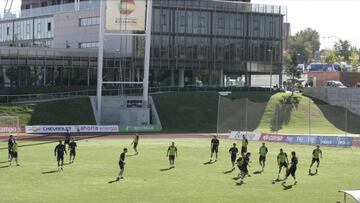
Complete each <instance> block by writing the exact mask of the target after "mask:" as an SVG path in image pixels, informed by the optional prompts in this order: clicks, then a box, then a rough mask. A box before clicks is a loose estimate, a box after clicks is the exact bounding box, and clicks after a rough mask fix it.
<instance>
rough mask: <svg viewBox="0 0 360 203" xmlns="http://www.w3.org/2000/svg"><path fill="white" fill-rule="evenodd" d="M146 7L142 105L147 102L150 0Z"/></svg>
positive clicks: (146, 104) (150, 19)
mask: <svg viewBox="0 0 360 203" xmlns="http://www.w3.org/2000/svg"><path fill="white" fill-rule="evenodd" d="M146 8H147V11H146V33H145V57H144V80H143V104H144V107H147V106H148V103H149V69H150V44H151V21H152V0H147V5H146Z"/></svg>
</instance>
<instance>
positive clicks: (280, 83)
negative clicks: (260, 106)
mask: <svg viewBox="0 0 360 203" xmlns="http://www.w3.org/2000/svg"><path fill="white" fill-rule="evenodd" d="M282 83H283V75H282V73H280V74H279V87H282Z"/></svg>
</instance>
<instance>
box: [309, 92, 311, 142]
mask: <svg viewBox="0 0 360 203" xmlns="http://www.w3.org/2000/svg"><path fill="white" fill-rule="evenodd" d="M310 104H311V103H310V98H309V145H310V144H311V143H310V136H311V110H310V109H311V108H310Z"/></svg>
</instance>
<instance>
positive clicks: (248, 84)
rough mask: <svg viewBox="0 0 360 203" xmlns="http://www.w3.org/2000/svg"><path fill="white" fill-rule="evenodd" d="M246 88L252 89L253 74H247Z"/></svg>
mask: <svg viewBox="0 0 360 203" xmlns="http://www.w3.org/2000/svg"><path fill="white" fill-rule="evenodd" d="M245 86H246V87H251V74H248V73H246V74H245Z"/></svg>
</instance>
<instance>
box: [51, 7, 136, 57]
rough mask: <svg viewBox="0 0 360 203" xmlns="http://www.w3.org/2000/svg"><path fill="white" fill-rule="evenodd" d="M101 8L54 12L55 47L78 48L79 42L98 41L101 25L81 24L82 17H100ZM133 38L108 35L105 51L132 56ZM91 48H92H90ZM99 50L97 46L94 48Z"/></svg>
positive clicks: (105, 41)
mask: <svg viewBox="0 0 360 203" xmlns="http://www.w3.org/2000/svg"><path fill="white" fill-rule="evenodd" d="M98 16H100V11H99V10H83V11H77V12H72V13H60V14H54V39H53V47H54V48H66V45H69V48H70V49H78V48H79V43H84V42H98V41H99V26H98V25H93V26H84V27H81V26H80V19H81V18H89V17H98ZM132 47H133V38H132V37H131V36H106V37H105V40H104V50H105V52H110V53H117V54H121V55H122V56H131V55H132ZM88 49H89V48H88ZM90 49H91V48H90ZM94 50H97V48H94Z"/></svg>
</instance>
